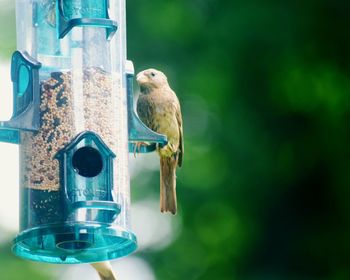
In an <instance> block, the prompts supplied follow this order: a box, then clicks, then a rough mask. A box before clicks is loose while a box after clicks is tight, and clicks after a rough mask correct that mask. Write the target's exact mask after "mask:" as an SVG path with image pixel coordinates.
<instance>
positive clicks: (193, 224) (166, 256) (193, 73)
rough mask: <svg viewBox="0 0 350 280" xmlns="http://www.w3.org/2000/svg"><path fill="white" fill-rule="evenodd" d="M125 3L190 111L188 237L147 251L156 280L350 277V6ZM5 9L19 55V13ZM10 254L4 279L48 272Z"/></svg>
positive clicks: (183, 215)
mask: <svg viewBox="0 0 350 280" xmlns="http://www.w3.org/2000/svg"><path fill="white" fill-rule="evenodd" d="M127 9H128V10H127V23H128V58H129V59H131V60H133V61H134V63H135V67H136V71H139V70H143V69H145V68H149V67H154V68H159V69H160V70H163V71H164V72H165V73H166V74H167V75H168V78H169V81H170V84H171V86H172V87H173V89H174V90H175V91H176V92H177V94H178V96H179V98H180V101H181V103H182V110H183V115H184V127H185V131H184V133H185V161H184V164H183V168H182V169H181V170H179V172H178V198H179V204H180V205H179V214H178V216H177V217H176V218H174V219H179V220H181V224H182V225H181V231H180V232H179V234H178V235H177V237H176V239H175V241H174V242H173V243H171V245H170V246H168V247H166V248H165V249H163V250H158V251H154V250H149V251H148V250H144V251H141V252H139V253H138V256H139V257H141V258H143V259H145V260H146V261H147V262H148V263H149V264H151V266H152V269H153V270H154V272H155V275H156V277H157V278H156V279H158V280H165V279H166V280H180V279H181V280H183V279H186V280H197V279H198V280H209V279H210V280H212V279H219V280H235V279H239V280H241V279H242V280H264V279H266V280H274V279H283V280H287V279H305V280H313V279H317V280H318V279H332V280H343V279H344V280H347V279H350V265H349V260H350V186H349V184H350V143H349V142H350V141H349V140H350V125H349V120H350V37H349V34H348V33H349V31H348V30H349V27H350V16H349V11H350V2H349V1H345V0H344V1H342V0H332V1H331V0H318V1H316V0H309V1H301V0H293V1H292V0H284V1H277V0H265V1H260V0H237V1H233V0H227V1H225V0H221V1H214V0H192V1H188V0H187V1H185V0H166V1H165V0H151V1H136V0H128V1H127ZM0 14H1V18H0V23H1V25H0V26H1V27H0V42H1V44H0V53H1V56H2V58H5V59H8V60H9V57H10V54H11V53H12V51H13V50H14V49H15V33H14V32H15V25H14V18H13V11H11V12H8V11H3V10H1V11H0ZM145 176H147V177H150V178H151V179H150V180H151V181H150V182H151V183H150V185H154V186H157V184H158V180H159V178H158V176H159V175H158V173H157V172H152V173H151V174H149V171H145V172H141V173H140V174H139V175H138V176H136V177H135V178H134V179H133V181H132V185H137V184H141V181H142V180H143V178H144V177H145ZM151 191H153V192H154V193H153V195H154V197H156V198H157V197H158V188H156V187H154V188H147V189H143V188H137V189H135V190H133V193H132V194H133V201H134V202H135V201H137V200H139V199H141V198H142V196H143V195H145V193H146V192H147V194H149V192H151ZM0 261H1V263H0V273H1V271H3V273H5V272H6V271H7V272H8V271H12V272H13V273H15V271H18V273H23V275H26V279H51V278H48V277H49V276H45V273H44V272H43V271H40V270H39V271H38V269H33V265H32V264H30V263H27V262H24V261H19V260H17V258H15V257H13V256H11V253H10V252H9V245H3V246H2V248H0ZM17 267H20V269H17ZM10 269H11V270H10ZM16 273H17V272H16ZM30 275H33V276H32V278H30ZM39 275H41V276H39ZM13 277H17V276H13ZM22 277H23V278H22ZM39 277H41V278H39ZM1 279H12V278H1ZM13 279H24V276H18V278H13ZM135 280H137V279H135Z"/></svg>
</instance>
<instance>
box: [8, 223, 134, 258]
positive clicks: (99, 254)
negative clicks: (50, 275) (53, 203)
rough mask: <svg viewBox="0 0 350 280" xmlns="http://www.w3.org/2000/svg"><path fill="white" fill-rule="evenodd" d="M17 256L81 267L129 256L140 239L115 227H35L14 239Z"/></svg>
mask: <svg viewBox="0 0 350 280" xmlns="http://www.w3.org/2000/svg"><path fill="white" fill-rule="evenodd" d="M13 243H14V245H13V247H12V251H13V252H14V254H16V255H17V256H19V257H21V258H24V259H28V260H32V261H39V262H46V263H55V264H78V263H91V262H100V261H107V260H111V259H116V258H120V257H123V256H126V255H129V254H130V253H132V252H133V251H135V250H136V248H137V241H136V236H135V234H133V233H132V232H131V231H127V230H125V229H122V228H120V227H118V226H115V225H111V224H98V223H86V222H84V223H79V222H78V223H77V222H76V223H64V224H53V225H46V226H42V227H37V228H31V229H28V230H26V231H23V232H21V233H20V234H19V235H18V236H17V237H16V238H15V240H14V242H13Z"/></svg>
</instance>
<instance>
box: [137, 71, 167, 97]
mask: <svg viewBox="0 0 350 280" xmlns="http://www.w3.org/2000/svg"><path fill="white" fill-rule="evenodd" d="M136 80H137V83H138V84H139V86H140V89H141V92H143V93H147V92H149V91H150V90H152V89H156V88H161V87H163V86H166V85H168V80H167V77H166V76H165V75H164V73H163V72H161V71H158V70H156V69H147V70H144V71H141V72H140V73H138V74H137V76H136Z"/></svg>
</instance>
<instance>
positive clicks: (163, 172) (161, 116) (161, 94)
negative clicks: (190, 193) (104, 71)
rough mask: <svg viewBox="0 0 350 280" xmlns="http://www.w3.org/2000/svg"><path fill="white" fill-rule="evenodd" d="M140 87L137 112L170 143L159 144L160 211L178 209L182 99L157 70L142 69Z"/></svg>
mask: <svg viewBox="0 0 350 280" xmlns="http://www.w3.org/2000/svg"><path fill="white" fill-rule="evenodd" d="M136 81H137V83H138V85H139V87H140V95H139V97H138V100H137V106H136V110H137V114H138V116H139V118H140V119H141V121H142V122H143V123H144V124H145V125H146V126H147V127H149V128H150V129H152V130H153V131H155V132H157V133H160V134H163V135H166V136H167V140H168V143H167V144H166V145H165V146H163V147H161V146H159V145H157V152H158V154H159V156H160V210H161V212H162V213H163V212H170V213H172V214H173V215H175V214H176V212H177V198H176V168H177V166H179V167H181V166H182V161H183V156H184V137H183V125H182V115H181V107H180V102H179V99H178V98H177V96H176V94H175V92H174V91H173V90H172V89H171V87H170V85H169V83H168V79H167V77H166V76H165V74H164V73H163V72H161V71H158V70H156V69H147V70H144V71H141V72H140V73H138V74H137V76H136Z"/></svg>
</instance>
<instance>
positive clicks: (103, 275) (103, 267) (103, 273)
mask: <svg viewBox="0 0 350 280" xmlns="http://www.w3.org/2000/svg"><path fill="white" fill-rule="evenodd" d="M91 265H92V266H93V267H94V268H95V269H96V271H97V272H98V275H99V276H100V279H101V280H117V277H116V276H115V274H114V272H113V269H112V266H111V263H110V262H99V263H92V264H91Z"/></svg>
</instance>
